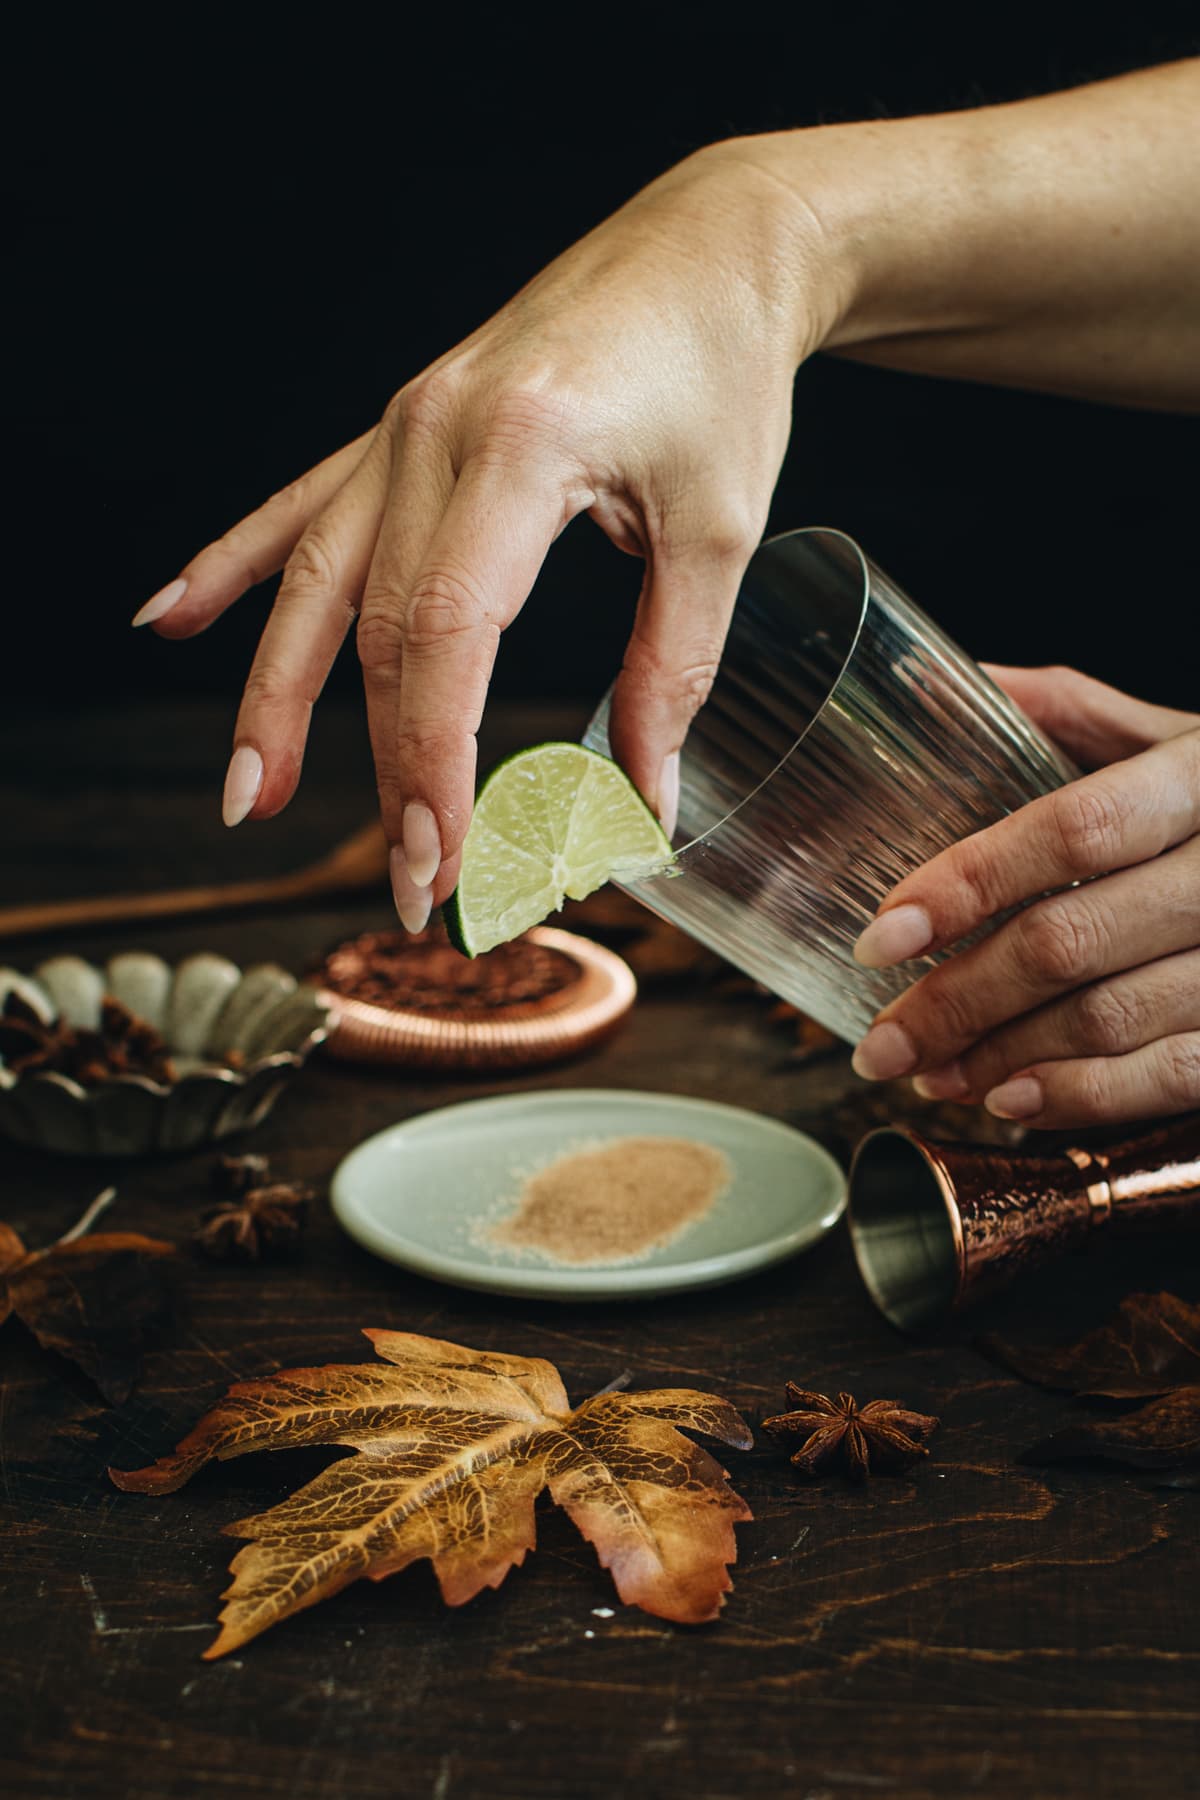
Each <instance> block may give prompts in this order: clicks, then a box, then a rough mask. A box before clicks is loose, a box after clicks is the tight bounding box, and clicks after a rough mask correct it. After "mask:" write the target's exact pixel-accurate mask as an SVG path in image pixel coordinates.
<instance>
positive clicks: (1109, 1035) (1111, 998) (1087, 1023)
mask: <svg viewBox="0 0 1200 1800" xmlns="http://www.w3.org/2000/svg"><path fill="white" fill-rule="evenodd" d="M1075 1011H1076V1023H1077V1025H1078V1029H1079V1038H1080V1047H1081V1048H1082V1049H1084V1050H1093V1051H1094V1050H1099V1051H1100V1052H1102V1053H1103V1054H1106V1055H1112V1054H1114V1053H1116V1052H1119V1051H1123V1050H1132V1049H1134V1048H1135V1047H1136V1046H1137V1045H1138V1044H1140V1043H1141V1041H1142V1016H1143V1007H1142V1004H1141V1002H1140V1001H1139V999H1138V998H1137V995H1136V994H1135V993H1134V992H1133V991H1132V989H1128V988H1121V987H1114V986H1110V985H1109V984H1107V983H1105V982H1098V983H1097V984H1096V986H1095V987H1090V988H1085V989H1084V991H1083V993H1082V994H1080V996H1079V998H1078V1000H1077V1001H1076V1003H1075Z"/></svg>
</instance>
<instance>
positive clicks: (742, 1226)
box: [330, 1088, 846, 1300]
mask: <svg viewBox="0 0 1200 1800" xmlns="http://www.w3.org/2000/svg"><path fill="white" fill-rule="evenodd" d="M628 1137H671V1138H687V1139H689V1140H691V1141H692V1142H693V1143H702V1144H709V1145H711V1146H712V1147H713V1148H714V1149H716V1150H720V1151H723V1152H724V1154H725V1156H726V1157H727V1158H728V1160H729V1163H730V1165H731V1168H732V1171H733V1178H732V1180H731V1182H730V1183H729V1185H728V1187H727V1188H726V1190H725V1192H724V1193H723V1194H722V1195H721V1197H720V1198H719V1199H718V1200H717V1201H716V1203H715V1204H714V1206H713V1207H712V1209H711V1210H710V1211H709V1212H707V1213H706V1214H705V1215H704V1216H703V1217H702V1218H700V1219H697V1220H695V1221H694V1222H693V1223H692V1224H690V1225H688V1226H687V1227H686V1228H685V1229H684V1230H683V1231H682V1232H681V1233H680V1235H679V1236H678V1237H677V1238H676V1239H675V1240H674V1242H673V1243H671V1244H669V1245H666V1246H665V1247H663V1248H661V1249H658V1250H654V1251H652V1252H651V1253H650V1254H649V1255H648V1256H646V1257H644V1258H643V1259H641V1260H640V1261H637V1262H621V1263H616V1262H612V1263H587V1264H583V1265H578V1264H572V1265H571V1266H569V1267H564V1266H562V1265H555V1264H551V1263H547V1262H546V1261H544V1260H542V1259H541V1258H536V1257H534V1256H533V1255H532V1254H531V1253H529V1252H526V1251H519V1250H509V1249H507V1248H505V1247H503V1246H501V1245H499V1244H493V1243H490V1242H488V1241H487V1240H486V1237H484V1236H483V1235H482V1234H483V1233H484V1232H486V1229H487V1226H488V1225H489V1224H490V1223H492V1222H494V1221H495V1220H497V1219H498V1218H500V1217H502V1216H503V1215H504V1214H505V1213H506V1212H507V1211H508V1210H509V1204H508V1203H509V1202H515V1201H516V1197H517V1195H518V1193H519V1191H520V1188H521V1184H522V1182H523V1181H524V1180H525V1179H526V1178H527V1177H528V1176H529V1175H530V1174H532V1173H533V1172H534V1171H535V1170H537V1169H540V1168H544V1167H545V1166H546V1165H547V1164H548V1163H551V1162H554V1161H556V1160H557V1159H558V1158H559V1157H561V1156H566V1155H569V1154H570V1153H571V1152H573V1151H577V1150H583V1149H589V1150H590V1149H595V1148H597V1147H598V1146H601V1145H603V1144H604V1143H607V1142H611V1141H612V1140H613V1139H615V1138H628ZM330 1197H331V1199H332V1203H333V1210H334V1213H335V1215H336V1217H337V1219H338V1221H339V1223H340V1224H341V1225H342V1226H343V1228H344V1229H345V1230H346V1231H348V1232H349V1234H350V1236H351V1237H352V1238H355V1239H356V1240H357V1241H358V1242H359V1243H360V1244H362V1245H363V1246H364V1247H365V1248H366V1249H368V1250H372V1251H374V1252H375V1254H376V1255H377V1256H383V1257H386V1258H387V1259H388V1260H389V1261H390V1262H396V1263H400V1264H402V1265H403V1266H404V1267H405V1268H409V1269H415V1270H417V1271H418V1273H420V1274H422V1275H430V1276H432V1277H433V1278H434V1279H435V1280H437V1281H448V1282H453V1283H456V1284H457V1285H458V1286H460V1287H470V1288H484V1289H486V1290H488V1291H490V1292H493V1293H500V1294H526V1295H531V1296H537V1297H539V1298H542V1299H547V1300H554V1299H560V1300H613V1299H636V1298H641V1297H644V1296H647V1295H651V1294H664V1293H668V1292H672V1291H676V1290H679V1289H683V1288H700V1287H712V1286H715V1285H716V1284H717V1283H718V1282H723V1281H734V1280H736V1279H737V1278H738V1276H740V1275H748V1274H749V1273H750V1272H751V1271H752V1270H754V1269H762V1268H765V1267H767V1265H768V1264H770V1263H776V1262H781V1261H782V1260H783V1259H784V1258H785V1257H788V1256H794V1255H795V1253H796V1252H797V1251H798V1250H804V1249H807V1248H808V1246H809V1245H810V1244H814V1243H816V1241H817V1239H818V1238H821V1237H823V1236H824V1235H825V1233H826V1232H827V1231H828V1230H829V1229H830V1227H831V1226H833V1225H835V1224H836V1223H837V1221H838V1219H839V1218H840V1217H841V1214H842V1209H843V1207H844V1206H845V1204H846V1177H845V1175H844V1174H843V1172H842V1170H841V1168H840V1167H839V1165H838V1164H837V1163H836V1162H835V1161H834V1159H833V1157H832V1156H830V1155H829V1153H828V1151H826V1150H823V1149H822V1148H821V1146H820V1145H819V1144H817V1143H814V1142H813V1140H812V1139H811V1138H809V1137H805V1135H804V1134H803V1132H800V1131H794V1130H793V1129H792V1128H791V1127H790V1126H788V1125H781V1124H780V1123H779V1122H778V1120H776V1119H767V1118H762V1117H760V1115H759V1114H757V1113H752V1112H747V1111H746V1110H744V1108H742V1107H740V1106H722V1105H719V1104H718V1103H717V1102H715V1101H710V1100H690V1099H680V1098H678V1097H677V1096H676V1095H673V1094H646V1093H631V1092H626V1091H624V1090H622V1089H619V1088H615V1089H608V1088H577V1089H575V1090H573V1091H572V1090H570V1089H567V1090H565V1091H564V1090H559V1091H556V1092H553V1093H537V1094H508V1095H503V1096H501V1097H499V1098H497V1099H488V1100H469V1101H467V1102H466V1103H465V1104H464V1105H461V1106H446V1107H442V1108H440V1109H439V1110H437V1111H435V1112H428V1113H422V1114H420V1115H419V1116H418V1117H417V1118H414V1119H406V1120H405V1121H403V1123H401V1124H399V1125H393V1126H390V1127H389V1129H388V1130H387V1131H381V1132H380V1133H379V1134H378V1135H377V1136H376V1137H372V1138H368V1139H367V1140H366V1142H365V1143H362V1144H360V1145H359V1146H358V1148H357V1149H356V1150H352V1151H351V1152H350V1155H349V1156H347V1157H346V1158H345V1160H344V1161H343V1162H342V1163H341V1165H340V1166H339V1168H338V1170H337V1172H336V1174H335V1175H334V1178H333V1185H332V1188H331V1190H330Z"/></svg>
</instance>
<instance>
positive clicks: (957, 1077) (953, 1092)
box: [913, 1062, 971, 1100]
mask: <svg viewBox="0 0 1200 1800" xmlns="http://www.w3.org/2000/svg"><path fill="white" fill-rule="evenodd" d="M913 1086H914V1087H915V1088H916V1090H917V1092H918V1094H920V1095H921V1097H922V1099H925V1100H962V1099H964V1098H965V1096H966V1095H967V1094H969V1093H970V1091H971V1084H970V1082H969V1081H968V1080H967V1078H966V1076H965V1075H964V1074H963V1066H962V1064H961V1063H960V1062H951V1063H944V1064H943V1065H942V1067H941V1068H940V1069H926V1071H925V1073H924V1074H923V1075H914V1076H913Z"/></svg>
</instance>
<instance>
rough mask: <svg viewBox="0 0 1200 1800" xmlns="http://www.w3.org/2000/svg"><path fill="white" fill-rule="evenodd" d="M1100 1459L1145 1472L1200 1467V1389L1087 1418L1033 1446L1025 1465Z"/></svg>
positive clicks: (1187, 1389)
mask: <svg viewBox="0 0 1200 1800" xmlns="http://www.w3.org/2000/svg"><path fill="white" fill-rule="evenodd" d="M1080 1456H1097V1457H1102V1458H1103V1459H1104V1460H1105V1461H1106V1462H1121V1463H1131V1464H1133V1466H1134V1467H1135V1468H1139V1469H1170V1468H1175V1467H1178V1466H1180V1465H1182V1466H1189V1465H1192V1464H1200V1387H1178V1388H1175V1389H1174V1390H1173V1391H1172V1392H1171V1393H1169V1394H1160V1395H1159V1396H1158V1398H1157V1399H1155V1400H1151V1401H1150V1403H1149V1405H1147V1406H1139V1407H1138V1408H1137V1410H1136V1412H1127V1413H1121V1414H1118V1415H1117V1416H1116V1417H1109V1418H1106V1419H1096V1418H1093V1419H1082V1420H1080V1421H1079V1423H1078V1424H1071V1425H1066V1426H1064V1427H1063V1429H1062V1430H1061V1431H1055V1432H1052V1433H1051V1435H1050V1436H1049V1437H1047V1438H1042V1440H1041V1441H1040V1443H1037V1444H1034V1445H1032V1447H1031V1448H1030V1449H1028V1450H1027V1451H1026V1452H1025V1454H1024V1456H1023V1457H1022V1458H1021V1461H1022V1462H1028V1463H1051V1462H1067V1461H1070V1460H1072V1459H1073V1458H1075V1457H1080Z"/></svg>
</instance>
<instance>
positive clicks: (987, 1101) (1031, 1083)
mask: <svg viewBox="0 0 1200 1800" xmlns="http://www.w3.org/2000/svg"><path fill="white" fill-rule="evenodd" d="M983 1104H984V1105H985V1106H986V1107H987V1109H988V1111H989V1112H990V1113H994V1114H995V1116H996V1118H998V1119H1032V1118H1033V1115H1034V1114H1035V1113H1040V1112H1041V1110H1042V1107H1043V1105H1044V1104H1045V1097H1044V1095H1043V1094H1042V1084H1041V1082H1040V1081H1039V1080H1038V1078H1037V1076H1036V1075H1017V1076H1015V1077H1014V1078H1013V1080H1012V1081H1004V1082H1001V1084H1000V1086H999V1087H994V1088H993V1089H992V1091H991V1093H990V1094H987V1095H985V1097H984V1102H983Z"/></svg>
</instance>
